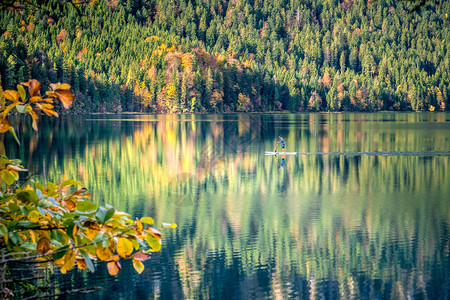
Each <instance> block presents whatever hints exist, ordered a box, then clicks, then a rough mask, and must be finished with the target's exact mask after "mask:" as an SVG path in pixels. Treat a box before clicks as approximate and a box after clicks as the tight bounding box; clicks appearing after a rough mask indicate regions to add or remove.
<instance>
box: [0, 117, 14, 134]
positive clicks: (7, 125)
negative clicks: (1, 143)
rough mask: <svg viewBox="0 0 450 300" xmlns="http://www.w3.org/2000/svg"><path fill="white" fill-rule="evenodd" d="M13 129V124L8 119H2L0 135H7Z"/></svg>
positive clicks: (0, 119) (0, 120)
mask: <svg viewBox="0 0 450 300" xmlns="http://www.w3.org/2000/svg"><path fill="white" fill-rule="evenodd" d="M11 128H12V126H11V123H10V122H9V121H8V120H7V119H4V118H0V133H5V132H7V131H8V130H10V129H11Z"/></svg>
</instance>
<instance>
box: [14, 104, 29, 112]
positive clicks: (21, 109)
mask: <svg viewBox="0 0 450 300" xmlns="http://www.w3.org/2000/svg"><path fill="white" fill-rule="evenodd" d="M16 109H17V111H18V112H20V113H21V114H23V113H27V112H29V111H30V107H29V106H28V105H17V106H16Z"/></svg>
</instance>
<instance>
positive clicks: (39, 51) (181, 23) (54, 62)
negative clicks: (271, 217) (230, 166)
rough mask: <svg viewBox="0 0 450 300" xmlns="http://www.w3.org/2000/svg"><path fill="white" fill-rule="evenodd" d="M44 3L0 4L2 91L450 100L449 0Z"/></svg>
mask: <svg viewBox="0 0 450 300" xmlns="http://www.w3.org/2000/svg"><path fill="white" fill-rule="evenodd" d="M31 2H33V1H31ZM37 2H39V3H41V2H42V1H37ZM43 3H44V4H41V6H42V8H41V9H38V10H36V9H34V10H33V8H32V7H31V8H30V7H27V6H26V5H25V6H22V7H19V8H16V9H2V10H1V11H0V76H1V78H0V80H1V87H2V88H3V89H14V88H15V86H16V84H17V83H20V82H24V81H27V80H28V79H30V78H35V79H38V80H40V81H41V82H42V83H43V85H47V84H48V83H54V82H58V81H59V82H65V83H69V84H70V85H71V89H72V90H73V91H74V93H75V96H76V99H77V100H76V101H75V102H74V105H73V109H72V110H71V113H90V112H133V111H134V112H160V113H194V112H236V111H242V112H266V111H283V110H288V111H292V112H305V111H381V110H396V111H397V110H409V111H411V110H412V111H423V110H430V111H433V110H436V111H438V110H440V111H445V110H449V107H450V76H449V72H450V65H449V64H450V63H449V56H450V54H449V53H450V51H449V50H450V49H449V48H450V43H449V39H450V30H449V29H450V26H449V22H450V20H449V19H448V12H449V11H450V1H441V2H437V3H431V4H430V3H425V5H424V6H422V7H420V8H419V9H416V10H414V7H415V5H417V4H415V3H410V2H408V1H393V0H378V1H365V0H355V1H350V0H344V1H337V0H320V1H313V0H305V1H294V0H290V1H281V0H232V1H227V0H201V1H200V0H171V1H167V0H149V1H143V0H105V1H92V2H91V3H90V5H84V6H75V5H74V6H69V5H62V4H61V2H60V1H58V0H51V1H46V2H45V1H44V2H43Z"/></svg>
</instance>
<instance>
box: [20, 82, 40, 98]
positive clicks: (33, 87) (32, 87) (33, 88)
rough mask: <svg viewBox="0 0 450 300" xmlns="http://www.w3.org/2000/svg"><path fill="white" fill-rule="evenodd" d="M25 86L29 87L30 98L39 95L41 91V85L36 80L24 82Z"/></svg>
mask: <svg viewBox="0 0 450 300" xmlns="http://www.w3.org/2000/svg"><path fill="white" fill-rule="evenodd" d="M22 84H23V85H24V86H27V87H28V92H29V93H30V97H34V96H36V95H37V94H39V91H40V90H41V83H40V82H39V81H38V80H36V79H31V80H30V81H28V82H22Z"/></svg>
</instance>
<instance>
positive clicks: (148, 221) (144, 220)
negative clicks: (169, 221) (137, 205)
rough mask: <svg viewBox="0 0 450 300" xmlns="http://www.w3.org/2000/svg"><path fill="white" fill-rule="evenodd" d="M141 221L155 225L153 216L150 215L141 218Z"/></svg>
mask: <svg viewBox="0 0 450 300" xmlns="http://www.w3.org/2000/svg"><path fill="white" fill-rule="evenodd" d="M140 221H141V222H142V223H146V224H149V225H153V223H155V221H154V220H153V219H152V218H150V217H143V218H141V220H140Z"/></svg>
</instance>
